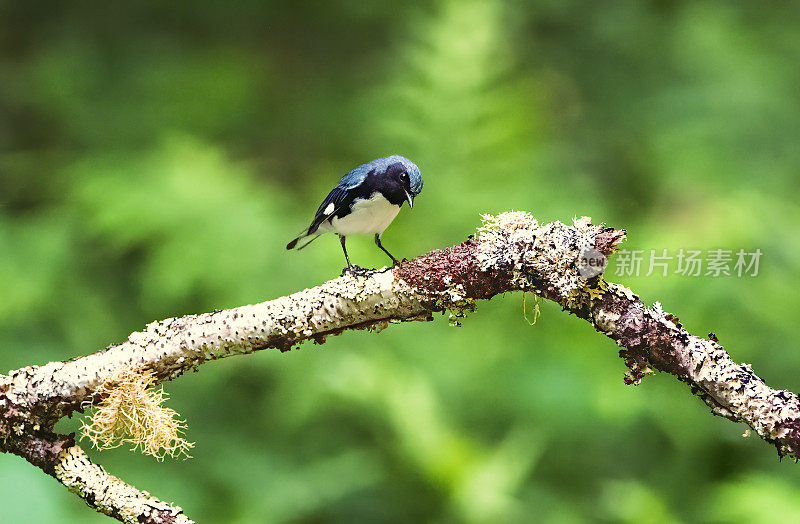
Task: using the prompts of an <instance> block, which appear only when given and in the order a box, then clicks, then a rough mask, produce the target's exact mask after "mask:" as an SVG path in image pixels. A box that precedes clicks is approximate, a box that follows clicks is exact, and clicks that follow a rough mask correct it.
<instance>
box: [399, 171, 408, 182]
mask: <svg viewBox="0 0 800 524" xmlns="http://www.w3.org/2000/svg"><path fill="white" fill-rule="evenodd" d="M400 178H402V179H403V180H408V173H406V172H405V171H403V172H402V173H400Z"/></svg>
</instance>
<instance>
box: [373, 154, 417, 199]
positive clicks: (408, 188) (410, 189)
mask: <svg viewBox="0 0 800 524" xmlns="http://www.w3.org/2000/svg"><path fill="white" fill-rule="evenodd" d="M382 160H385V162H386V173H387V174H389V175H390V176H394V177H396V179H397V181H398V182H399V183H400V186H401V187H402V188H403V191H405V192H406V197H407V198H408V205H409V206H411V207H414V198H415V197H416V196H417V195H419V194H420V193H422V174H421V173H420V171H419V167H417V164H415V163H414V162H412V161H411V160H409V159H407V158H405V157H402V156H400V155H392V156H387V157H386V158H385V159H382Z"/></svg>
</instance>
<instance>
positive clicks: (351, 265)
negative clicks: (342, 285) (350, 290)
mask: <svg viewBox="0 0 800 524" xmlns="http://www.w3.org/2000/svg"><path fill="white" fill-rule="evenodd" d="M344 241H345V237H344V235H339V242H341V243H342V251H344V259H345V260H347V269H348V270H350V269H353V264H351V263H350V257H348V256H347V248H346V247H345V245H344Z"/></svg>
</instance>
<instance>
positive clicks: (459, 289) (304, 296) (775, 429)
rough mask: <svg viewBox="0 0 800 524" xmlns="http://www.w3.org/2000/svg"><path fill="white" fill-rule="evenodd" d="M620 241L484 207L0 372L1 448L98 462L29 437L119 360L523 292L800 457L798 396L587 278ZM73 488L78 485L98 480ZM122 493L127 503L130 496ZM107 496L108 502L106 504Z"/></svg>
mask: <svg viewBox="0 0 800 524" xmlns="http://www.w3.org/2000/svg"><path fill="white" fill-rule="evenodd" d="M624 238H625V232H624V231H623V230H616V229H613V228H606V227H604V226H602V225H592V224H591V223H590V219H588V218H586V217H584V218H581V219H576V220H575V221H574V224H572V225H567V224H563V223H561V222H553V223H549V224H541V225H540V224H539V223H538V222H537V221H536V220H535V219H534V218H533V217H532V216H530V215H528V214H527V213H522V212H512V213H504V214H502V215H499V216H497V217H491V216H487V217H484V225H483V227H481V228H480V229H479V231H478V236H477V238H474V237H471V238H470V239H469V240H467V241H466V242H464V243H462V244H460V245H457V246H453V247H450V248H448V249H444V250H434V251H431V252H430V253H427V254H425V255H423V256H420V257H418V258H415V259H413V260H409V261H405V262H404V263H403V264H401V265H400V266H398V267H396V268H393V269H388V270H383V271H366V272H363V273H358V274H349V275H346V276H342V277H340V278H336V279H334V280H331V281H328V282H326V283H324V284H322V285H320V286H317V287H314V288H310V289H306V290H303V291H300V292H298V293H294V294H292V295H289V296H286V297H281V298H278V299H275V300H271V301H268V302H262V303H260V304H254V305H247V306H241V307H238V308H233V309H227V310H221V311H215V312H211V313H203V314H199V315H187V316H184V317H180V318H170V319H166V320H162V321H159V322H153V323H152V324H149V325H148V326H147V327H146V328H145V329H144V330H143V331H140V332H136V333H133V334H131V335H130V337H128V340H127V341H125V342H123V343H122V344H119V345H116V346H109V347H107V348H106V349H104V350H102V351H100V352H98V353H95V354H92V355H88V356H86V357H81V358H77V359H74V360H70V361H67V362H51V363H48V364H46V365H43V366H29V367H25V368H22V369H18V370H15V371H11V372H10V373H9V374H8V375H0V451H9V452H13V453H16V454H18V455H21V456H23V457H25V458H26V459H28V460H29V461H30V462H31V463H33V464H34V465H37V466H39V467H42V469H44V470H45V471H48V473H51V474H53V473H52V472H53V471H64V468H63V464H64V461H65V460H68V461H72V462H71V463H73V464H77V466H75V467H78V468H81V467H85V468H87V471H90V470H91V471H102V469H101V468H99V467H98V466H93V465H86V464H88V462H86V463H85V464H84V463H83V462H82V461H83V459H80V458H79V457H81V456H82V455H81V454H80V453H79V452H78V451H75V450H77V449H78V448H75V447H74V446H72V444H71V443H69V442H63V445H60V446H56V448H58V450H59V452H58V454H56V456H57V457H58V460H56V464H55V465H53V464H52V463H51V462H52V460H51V461H50V462H48V461H47V460H39V459H37V458H36V456H37V454H36V453H35V452H34V451H31V450H32V449H41V447H40V448H36V445H35V442H36V438H37V437H36V436H37V435H41V434H49V432H51V431H52V427H53V425H54V424H55V422H56V421H57V420H59V419H60V418H61V417H63V416H65V415H68V414H70V413H72V412H73V411H76V410H80V409H81V408H82V406H83V405H85V404H87V403H89V404H96V403H98V402H101V401H103V399H104V396H107V395H108V393H107V392H108V389H109V380H112V382H113V379H112V377H114V376H115V374H116V373H118V371H119V370H120V369H128V370H132V371H134V372H140V373H147V374H148V376H149V375H150V374H152V377H153V381H154V382H156V383H158V382H163V381H166V380H171V379H173V378H175V377H177V376H179V375H181V374H182V373H184V372H185V371H188V370H193V369H196V368H197V367H198V366H199V365H200V364H202V363H204V362H206V361H209V360H214V359H218V358H223V357H226V356H230V355H236V354H244V353H251V352H254V351H258V350H261V349H266V348H276V349H280V350H281V351H285V350H288V349H290V348H291V347H293V346H294V345H297V344H300V343H301V342H303V341H306V340H309V339H311V340H313V341H315V342H316V343H322V342H324V340H325V337H327V336H328V335H336V334H339V333H341V332H342V331H345V330H348V329H372V330H380V329H383V328H384V327H386V326H387V325H388V323H389V322H395V321H410V320H430V319H432V314H433V313H435V312H442V311H449V312H451V313H452V314H454V315H456V316H462V315H463V314H464V312H466V311H470V310H472V309H474V307H475V300H476V299H488V298H491V297H492V296H494V295H496V294H498V293H503V292H506V291H514V290H523V291H533V292H535V293H536V294H537V295H539V296H541V297H544V298H547V299H550V300H554V301H556V302H557V303H558V304H560V305H561V306H562V307H563V308H564V310H565V311H568V312H570V313H573V314H575V315H577V316H578V317H580V318H583V319H585V320H587V321H588V322H589V323H591V324H592V325H593V326H594V327H595V329H597V330H598V331H599V332H601V333H604V334H605V335H607V336H609V337H610V338H612V339H613V340H615V341H616V342H617V343H618V344H619V345H620V346H621V347H622V350H621V351H620V355H621V356H622V357H623V359H624V361H625V364H626V365H627V367H628V373H627V375H626V381H627V382H637V381H639V380H640V379H641V378H642V376H643V375H644V374H646V373H648V372H650V371H653V370H659V371H663V372H667V373H670V374H672V375H675V376H676V377H677V378H678V379H679V380H681V381H683V382H685V383H686V384H687V385H689V387H690V391H691V393H692V394H695V395H697V396H698V397H700V398H701V399H702V400H703V401H704V402H705V403H706V404H708V405H709V406H710V407H711V410H712V412H713V413H715V414H718V415H722V416H725V417H727V418H729V419H731V420H734V421H740V422H744V423H746V424H747V425H749V426H750V427H751V428H752V429H753V430H754V431H755V432H756V433H757V434H758V435H759V436H761V437H762V438H763V439H765V440H767V441H768V442H771V443H774V444H775V445H776V447H777V449H778V452H779V453H780V454H781V455H789V456H791V457H794V458H798V457H800V402H799V401H798V397H797V396H796V395H795V394H794V393H791V392H789V391H785V390H775V389H772V388H770V387H768V386H767V385H766V384H765V383H764V382H763V381H762V380H761V379H760V378H758V377H757V376H756V375H755V374H754V373H753V370H752V368H750V366H749V365H746V364H744V365H740V364H737V363H735V362H734V361H733V360H732V359H731V358H730V357H729V355H728V354H727V353H726V352H725V351H724V350H723V348H722V346H720V345H719V344H718V343H717V342H716V340H715V339H714V338H713V337H710V339H703V338H699V337H696V336H694V335H691V334H689V333H688V332H686V330H685V329H683V327H682V326H681V324H680V323H679V321H678V319H677V317H675V316H673V315H670V314H668V313H665V312H663V311H662V309H661V306H660V305H659V304H658V303H656V304H655V306H654V307H652V308H648V307H646V306H645V305H644V304H643V303H642V302H641V300H639V298H638V297H637V296H636V295H635V294H633V293H632V292H631V291H630V290H629V289H627V288H624V287H622V286H619V285H616V284H611V283H607V282H605V281H604V280H603V278H602V276H594V277H591V278H587V276H586V272H582V271H581V270H580V268H579V259H580V258H581V255H582V254H584V253H586V252H587V251H590V252H595V253H602V255H604V256H609V255H611V254H612V252H613V250H614V249H615V247H616V246H617V245H618V244H619V243H621V242H622V241H623V240H624ZM112 386H113V384H112ZM12 435H13V436H12ZM26 439H27V440H26ZM24 442H28V443H29V446H28V448H30V449H28V448H26V447H25V445H23V443H24ZM53 442H55V441H53ZM51 444H52V442H51ZM68 444H69V445H68ZM45 448H47V446H45ZM61 448H63V449H61ZM25 449H28V451H25ZM44 454H45V455H47V453H44ZM50 455H52V453H51V454H50ZM51 459H52V457H51ZM82 464H83V465H82ZM59 468H62V469H59ZM93 468H94V469H93ZM103 473H104V472H103ZM57 478H58V477H57ZM81 478H84V477H83V476H81ZM60 480H62V479H60ZM115 480H116V479H115ZM62 482H64V481H63V480H62ZM118 482H121V481H118ZM65 484H66V482H65ZM73 488H74V486H73ZM128 488H130V490H133V492H127V491H126V490H125V489H121V491H119V493H133V495H131V496H132V497H133V498H134V499H136V500H140V499H142V500H143V499H144V498H147V497H148V496H145V497H139V496H136V495H135V493H138V492H137V491H136V490H135V489H134V488H131V487H129V486H128ZM74 489H77V490H78V491H79V492H80V493H81V494H82V496H84V495H83V493H92V489H93V488H91V487H88V486H87V487H84V488H74ZM84 490H85V491H84ZM134 492H135V493H134ZM120 496H121V500H128V495H124V496H122V495H120ZM95 497H96V496H95ZM84 498H85V500H87V502H88V501H89V500H90V497H89V496H88V495H87V496H84ZM93 500H95V501H96V500H97V499H96V498H94V499H93ZM104 504H105V503H104ZM148 504H149V503H148ZM153 504H155V503H153ZM90 505H91V503H90ZM98 507H99V506H98ZM104 507H108V508H115V507H117V506H115V505H114V503H113V501H112V502H109V503H107V506H104ZM152 507H153V508H155V509H154V511H155V510H157V511H158V512H161V511H172V510H171V509H169V508H166V507H162V506H158V505H157V504H156V505H154V506H152ZM115 511H116V512H112V511H111V510H109V511H105V512H106V513H108V514H112V516H116V517H117V518H120V517H119V515H120V514H121V513H120V511H121V510H120V509H119V508H117V510H115ZM126 518H127V517H126ZM176 518H177V517H176ZM180 518H182V519H185V517H183V516H182V515H180Z"/></svg>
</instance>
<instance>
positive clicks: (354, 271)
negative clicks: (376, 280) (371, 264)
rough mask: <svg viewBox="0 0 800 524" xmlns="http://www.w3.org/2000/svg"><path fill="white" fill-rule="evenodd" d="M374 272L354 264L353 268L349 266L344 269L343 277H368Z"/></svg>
mask: <svg viewBox="0 0 800 524" xmlns="http://www.w3.org/2000/svg"><path fill="white" fill-rule="evenodd" d="M372 272H373V270H371V269H367V268H365V267H361V266H356V265H355V264H353V265H352V266H347V267H346V268H344V269H342V276H345V275H351V276H354V277H366V276H369V275H370V274H371V273H372Z"/></svg>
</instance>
